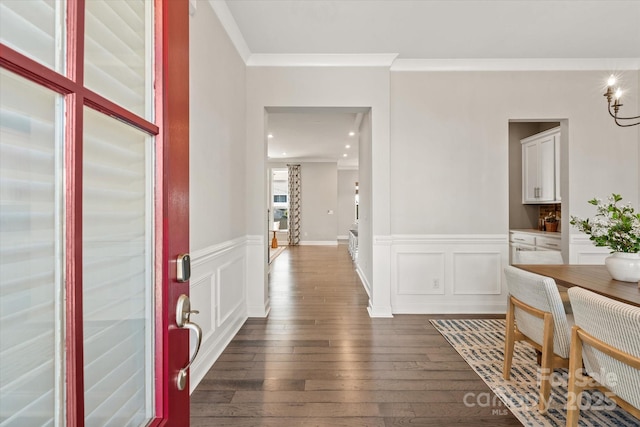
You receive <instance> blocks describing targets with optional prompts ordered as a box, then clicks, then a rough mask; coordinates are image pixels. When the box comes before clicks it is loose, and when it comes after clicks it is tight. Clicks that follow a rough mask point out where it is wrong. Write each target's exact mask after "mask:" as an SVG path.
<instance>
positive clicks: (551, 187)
mask: <svg viewBox="0 0 640 427" xmlns="http://www.w3.org/2000/svg"><path fill="white" fill-rule="evenodd" d="M520 143H521V144H522V203H525V204H540V203H558V202H560V127H557V128H553V129H549V130H547V131H544V132H541V133H538V134H535V135H532V136H530V137H528V138H525V139H522V140H520Z"/></svg>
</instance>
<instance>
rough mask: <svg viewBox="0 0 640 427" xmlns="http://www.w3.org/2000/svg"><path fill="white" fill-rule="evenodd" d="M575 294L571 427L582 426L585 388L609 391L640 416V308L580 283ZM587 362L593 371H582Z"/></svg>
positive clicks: (572, 290)
mask: <svg viewBox="0 0 640 427" xmlns="http://www.w3.org/2000/svg"><path fill="white" fill-rule="evenodd" d="M569 298H570V300H571V305H572V306H573V313H574V316H575V325H574V326H573V328H572V331H571V355H570V363H569V386H568V389H569V394H568V399H567V426H572V427H573V426H577V425H578V418H579V417H580V396H581V394H582V391H583V390H584V389H585V388H597V389H600V390H601V391H604V392H605V395H606V396H609V397H611V398H612V399H613V400H614V401H615V402H616V404H617V405H619V406H621V407H622V408H623V409H625V410H626V411H627V412H629V413H630V414H632V415H633V416H634V417H636V418H639V419H640V307H635V306H632V305H629V304H625V303H622V302H619V301H615V300H612V299H610V298H607V297H604V296H602V295H598V294H596V293H594V292H591V291H588V290H586V289H582V288H578V287H573V288H570V289H569ZM583 366H584V370H585V371H586V374H587V375H583V373H582V371H583V369H582V368H583ZM592 403H593V402H592ZM596 409H597V408H596Z"/></svg>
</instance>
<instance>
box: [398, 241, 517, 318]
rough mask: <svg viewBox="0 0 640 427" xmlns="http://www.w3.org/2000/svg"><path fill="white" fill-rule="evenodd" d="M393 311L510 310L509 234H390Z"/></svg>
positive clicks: (490, 311)
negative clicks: (507, 281)
mask: <svg viewBox="0 0 640 427" xmlns="http://www.w3.org/2000/svg"><path fill="white" fill-rule="evenodd" d="M391 241H392V243H391V275H390V278H391V305H392V312H393V313H394V314H401V313H415V314H439V313H441V314H446V313H478V314H481V313H505V312H506V297H507V293H506V285H505V284H504V275H503V269H504V266H506V265H508V262H509V236H508V235H506V234H504V235H502V234H501V235H394V236H391Z"/></svg>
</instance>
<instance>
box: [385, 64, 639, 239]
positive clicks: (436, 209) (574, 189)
mask: <svg viewBox="0 0 640 427" xmlns="http://www.w3.org/2000/svg"><path fill="white" fill-rule="evenodd" d="M606 76H607V72H604V71H603V72H600V71H583V72H579V71H574V72H571V71H558V72H554V71H543V72H393V73H392V74H391V107H392V114H391V129H392V133H391V140H392V144H391V150H392V151H391V158H392V162H391V168H392V171H391V176H392V177H391V194H392V221H391V227H392V231H393V233H394V234H396V233H397V234H431V233H434V234H481V233H506V231H507V228H508V218H507V215H508V206H507V203H508V199H507V197H506V195H507V194H508V188H507V185H508V158H507V154H508V151H507V141H508V122H509V119H536V118H548V119H568V125H569V129H568V130H569V132H568V135H567V137H568V143H569V159H568V161H569V166H570V167H569V170H568V177H567V178H568V184H569V192H568V193H567V192H563V193H562V194H563V208H564V205H565V202H567V203H570V204H571V206H572V208H574V209H575V212H571V213H578V214H583V215H584V214H587V213H589V209H588V205H586V200H589V199H590V198H592V197H593V196H594V195H606V194H608V193H611V192H613V191H615V192H618V193H622V194H624V195H628V196H627V200H629V201H631V202H632V203H637V202H638V199H637V194H638V135H637V133H636V132H634V131H631V132H629V131H628V130H626V129H621V128H617V127H615V126H612V123H611V120H610V118H609V116H608V115H607V114H606V110H605V106H604V105H603V103H604V101H603V98H602V95H601V94H600V93H599V89H600V85H601V82H602V81H603V79H605V78H606ZM625 83H626V84H629V85H630V87H631V88H634V90H635V88H637V86H638V79H637V73H635V72H634V73H626V74H625ZM565 195H566V197H565ZM563 212H564V209H563ZM563 219H567V220H568V215H563ZM565 225H568V224H564V223H563V229H564V230H567V229H569V227H568V226H565Z"/></svg>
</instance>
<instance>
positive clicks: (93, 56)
mask: <svg viewBox="0 0 640 427" xmlns="http://www.w3.org/2000/svg"><path fill="white" fill-rule="evenodd" d="M152 6H153V2H152V1H145V0H87V2H86V16H85V20H86V24H85V35H86V39H85V64H84V65H85V84H86V86H87V87H88V88H89V89H91V90H93V91H95V92H97V93H99V94H100V95H102V96H104V97H105V98H107V99H109V100H111V101H113V102H115V103H117V104H120V105H121V106H123V107H124V108H126V109H128V110H131V111H132V112H134V113H136V114H138V115H139V116H142V117H144V118H146V119H148V120H151V118H152V117H151V114H152V110H151V106H152V102H151V99H152V98H151V95H152V78H151V72H152V65H153V64H152V61H151V58H153V55H152V53H153V45H152V42H151V40H152V37H151V36H152V30H153V25H152Z"/></svg>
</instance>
